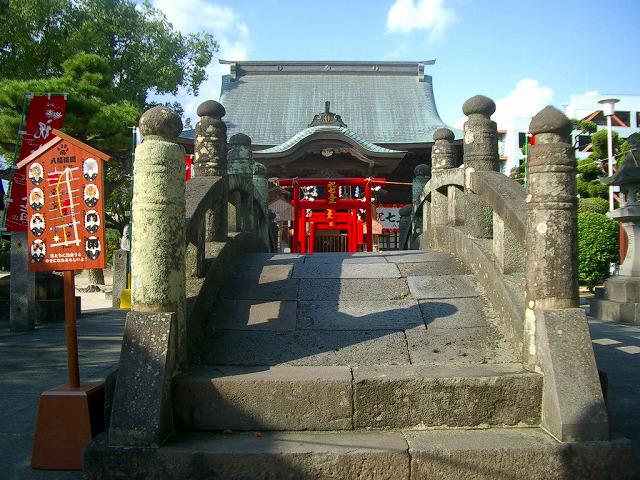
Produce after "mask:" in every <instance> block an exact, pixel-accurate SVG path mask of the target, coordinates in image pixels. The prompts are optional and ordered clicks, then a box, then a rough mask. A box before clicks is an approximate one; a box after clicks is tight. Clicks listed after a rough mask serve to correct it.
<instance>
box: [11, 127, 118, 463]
mask: <svg viewBox="0 0 640 480" xmlns="http://www.w3.org/2000/svg"><path fill="white" fill-rule="evenodd" d="M53 134H54V135H55V136H54V137H52V139H51V140H50V141H49V142H47V143H46V144H44V145H42V146H41V147H40V148H39V149H38V150H36V151H35V152H33V153H32V154H31V155H29V156H28V157H26V158H25V159H24V160H22V161H21V162H20V163H19V164H18V168H23V167H26V172H27V222H28V232H27V241H28V248H29V257H30V258H29V269H30V270H31V271H54V270H55V271H61V272H63V277H64V317H65V337H66V342H67V366H68V378H69V382H68V384H67V385H62V386H59V387H56V388H53V389H51V390H48V391H46V392H44V393H43V394H42V395H41V397H40V406H39V408H38V418H37V421H36V432H35V436H34V441H33V450H32V453H31V466H32V467H33V468H39V469H45V470H81V469H82V450H83V449H84V447H85V446H86V445H87V444H88V443H89V442H90V441H91V439H92V438H93V436H94V435H95V434H97V433H98V432H99V431H100V430H102V427H103V423H104V420H103V411H102V409H103V405H104V384H102V383H99V384H95V383H84V384H81V383H80V372H79V365H78V336H77V331H76V317H77V312H76V303H75V281H74V270H87V269H93V268H98V269H99V268H104V266H105V234H104V188H103V183H104V182H103V179H104V167H105V162H106V161H108V160H109V157H108V156H107V155H105V154H104V153H102V152H100V151H98V150H96V149H94V148H92V147H90V146H89V145H86V144H84V143H82V142H80V141H79V140H76V139H75V138H73V137H70V136H68V135H66V134H64V133H62V132H60V131H58V130H53Z"/></svg>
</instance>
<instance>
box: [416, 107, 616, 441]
mask: <svg viewBox="0 0 640 480" xmlns="http://www.w3.org/2000/svg"><path fill="white" fill-rule="evenodd" d="M463 111H464V113H465V114H467V115H468V116H469V120H468V121H467V123H466V124H465V130H464V132H465V134H464V143H463V149H464V157H463V158H464V166H463V167H464V168H456V167H457V165H455V163H454V159H455V154H454V152H455V145H454V135H453V133H452V132H451V131H449V130H447V129H440V130H438V131H437V132H435V134H434V140H435V144H434V147H433V154H432V178H431V179H430V180H429V181H428V182H427V183H426V184H425V186H424V188H423V190H422V192H421V194H419V195H414V204H413V216H412V218H413V225H412V228H413V230H414V233H416V230H417V229H420V230H421V233H420V234H419V237H418V244H419V246H420V247H421V248H433V249H437V250H443V251H447V252H450V253H452V254H454V255H456V256H457V257H458V258H460V259H462V260H463V261H464V262H465V263H467V264H468V265H469V267H470V268H471V269H472V270H473V271H474V273H475V274H476V275H477V276H478V278H479V279H480V280H481V281H482V283H483V288H484V289H485V291H486V292H487V296H488V297H489V299H490V300H491V303H492V306H493V307H494V308H495V310H496V311H497V313H498V316H499V327H500V329H501V330H502V331H503V332H504V333H505V335H506V336H507V338H509V339H510V340H511V341H512V343H513V344H514V345H515V346H516V348H517V349H518V350H519V351H520V352H521V355H522V357H521V358H522V361H523V363H524V364H525V365H527V366H528V368H530V369H531V370H535V371H541V372H543V373H544V374H545V387H544V393H543V395H544V396H545V401H544V402H543V422H542V423H543V426H544V427H545V428H546V429H547V430H548V431H549V432H550V433H552V434H553V435H554V436H556V437H557V438H559V439H561V440H562V441H574V440H586V439H592V440H596V439H603V438H606V437H607V435H608V419H607V415H606V410H605V409H604V403H603V400H602V392H601V390H600V385H599V381H598V373H597V370H596V366H595V360H594V358H593V350H592V348H591V342H590V337H589V331H588V327H587V322H586V318H585V316H584V312H583V311H582V310H581V309H579V308H577V307H578V306H579V304H578V280H577V279H578V271H577V251H576V246H577V227H576V225H577V221H576V218H577V198H576V180H575V170H576V161H575V158H574V155H573V151H572V149H571V146H570V144H569V143H568V141H567V139H568V136H569V133H570V130H571V124H570V122H569V120H568V119H567V118H566V116H564V115H563V114H562V113H561V112H559V111H558V110H556V109H555V108H553V107H547V108H545V109H543V110H542V111H541V112H540V113H539V114H538V115H536V116H535V117H534V118H533V120H532V122H531V125H530V131H531V133H532V134H534V135H536V145H535V146H533V147H532V149H531V151H530V156H529V163H528V165H527V179H528V183H527V190H526V192H525V190H524V189H523V187H522V185H521V184H519V183H518V182H516V181H515V180H513V179H510V178H508V177H506V176H505V175H503V174H501V173H499V172H498V171H497V158H498V151H497V133H496V128H495V123H494V122H493V121H491V119H490V115H491V114H492V113H493V112H494V111H495V104H494V103H493V101H491V100H490V99H488V98H486V97H482V96H476V97H473V98H471V99H469V100H468V101H467V102H465V105H464V107H463ZM407 215H409V213H408V212H405V216H407ZM417 219H419V220H420V222H419V223H418V222H416V220H417ZM410 236H411V235H410V233H405V237H406V238H410ZM567 352H572V353H571V355H568V354H567ZM569 357H571V358H569Z"/></svg>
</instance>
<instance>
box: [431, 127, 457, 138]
mask: <svg viewBox="0 0 640 480" xmlns="http://www.w3.org/2000/svg"><path fill="white" fill-rule="evenodd" d="M454 138H455V135H454V134H453V132H452V131H451V130H449V129H448V128H439V129H437V130H436V131H435V132H434V133H433V139H434V140H449V141H452V140H453V139H454Z"/></svg>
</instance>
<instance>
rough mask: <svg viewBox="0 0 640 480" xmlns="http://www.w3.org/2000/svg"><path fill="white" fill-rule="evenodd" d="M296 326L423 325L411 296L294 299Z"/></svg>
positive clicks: (382, 327) (364, 327) (386, 327)
mask: <svg viewBox="0 0 640 480" xmlns="http://www.w3.org/2000/svg"><path fill="white" fill-rule="evenodd" d="M298 305H299V306H298V327H299V328H309V329H316V330H405V329H407V328H412V327H415V326H417V325H424V322H423V320H422V315H421V314H420V308H419V307H418V303H417V302H416V301H415V300H381V301H377V300H363V301H354V300H352V301H338V302H336V301H322V300H315V301H312V302H306V301H300V302H298Z"/></svg>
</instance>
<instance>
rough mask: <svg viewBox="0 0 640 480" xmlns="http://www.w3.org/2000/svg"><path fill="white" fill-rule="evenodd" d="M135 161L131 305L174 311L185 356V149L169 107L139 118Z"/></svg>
mask: <svg viewBox="0 0 640 480" xmlns="http://www.w3.org/2000/svg"><path fill="white" fill-rule="evenodd" d="M140 131H141V133H142V135H143V136H144V141H143V142H142V144H140V145H139V146H138V147H137V148H136V152H135V161H134V164H133V171H134V182H133V201H132V204H131V210H132V217H133V226H132V245H131V301H132V305H131V310H132V311H137V312H175V314H176V323H177V325H176V333H177V336H176V340H177V353H178V355H177V360H178V362H179V363H182V362H183V361H184V360H185V358H186V357H185V355H186V350H185V331H186V330H185V317H184V313H185V306H184V302H185V259H184V254H185V232H184V217H185V200H184V188H185V187H184V148H183V147H182V146H181V145H178V144H177V143H175V140H176V138H177V137H178V135H179V134H180V132H181V131H182V122H181V121H180V117H179V116H178V115H176V114H175V113H173V112H171V111H170V110H168V109H167V108H165V107H154V108H152V109H150V110H147V111H146V112H145V113H144V114H143V115H142V117H141V118H140Z"/></svg>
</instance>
